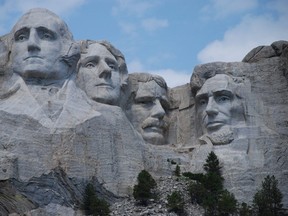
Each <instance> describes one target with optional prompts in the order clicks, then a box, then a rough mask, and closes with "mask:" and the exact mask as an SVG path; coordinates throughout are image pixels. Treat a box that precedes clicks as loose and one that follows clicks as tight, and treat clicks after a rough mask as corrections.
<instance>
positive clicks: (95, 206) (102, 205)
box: [83, 183, 110, 216]
mask: <svg viewBox="0 0 288 216" xmlns="http://www.w3.org/2000/svg"><path fill="white" fill-rule="evenodd" d="M83 209H84V210H85V214H86V215H93V216H108V215H109V214H110V209H109V204H108V203H107V202H106V201H105V200H103V199H99V198H98V197H97V196H96V193H95V189H94V186H93V185H92V184H91V183H88V184H87V186H86V188H85V194H84V202H83Z"/></svg>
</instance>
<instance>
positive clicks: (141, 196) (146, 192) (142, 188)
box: [133, 170, 157, 205]
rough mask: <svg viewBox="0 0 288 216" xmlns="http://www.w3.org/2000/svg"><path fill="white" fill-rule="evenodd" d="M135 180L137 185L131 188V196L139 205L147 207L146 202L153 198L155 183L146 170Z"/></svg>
mask: <svg viewBox="0 0 288 216" xmlns="http://www.w3.org/2000/svg"><path fill="white" fill-rule="evenodd" d="M137 180H138V184H137V185H135V186H134V188H133V196H134V198H135V199H136V200H137V201H139V202H140V204H142V205H147V201H148V200H149V199H151V198H154V197H155V196H154V194H153V193H152V190H153V189H154V188H156V186H157V184H156V181H155V180H154V179H153V177H152V176H151V175H150V173H149V172H147V171H146V170H142V171H141V172H140V173H139V175H138V177H137Z"/></svg>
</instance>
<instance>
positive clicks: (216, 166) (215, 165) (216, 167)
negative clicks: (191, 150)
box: [203, 151, 222, 176]
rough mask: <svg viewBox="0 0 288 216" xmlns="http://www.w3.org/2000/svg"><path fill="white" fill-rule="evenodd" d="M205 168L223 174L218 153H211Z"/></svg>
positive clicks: (208, 171) (207, 170) (210, 171)
mask: <svg viewBox="0 0 288 216" xmlns="http://www.w3.org/2000/svg"><path fill="white" fill-rule="evenodd" d="M203 168H204V170H205V171H206V172H207V173H215V174H217V175H219V176H221V171H220V170H221V168H222V167H221V166H220V163H219V160H218V158H217V155H216V154H215V153H214V152H213V151H211V152H210V153H209V155H208V157H207V159H206V163H205V164H204V166H203Z"/></svg>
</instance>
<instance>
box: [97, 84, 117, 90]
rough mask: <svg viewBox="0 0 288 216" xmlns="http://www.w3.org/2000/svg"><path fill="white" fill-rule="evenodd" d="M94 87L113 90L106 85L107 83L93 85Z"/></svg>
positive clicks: (110, 86)
mask: <svg viewBox="0 0 288 216" xmlns="http://www.w3.org/2000/svg"><path fill="white" fill-rule="evenodd" d="M95 86H96V87H103V88H111V89H112V88H113V87H112V85H110V84H108V83H99V84H96V85H95Z"/></svg>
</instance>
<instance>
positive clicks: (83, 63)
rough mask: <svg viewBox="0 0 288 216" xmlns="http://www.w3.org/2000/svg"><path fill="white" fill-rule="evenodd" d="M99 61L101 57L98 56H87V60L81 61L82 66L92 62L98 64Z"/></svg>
mask: <svg viewBox="0 0 288 216" xmlns="http://www.w3.org/2000/svg"><path fill="white" fill-rule="evenodd" d="M99 59H100V57H99V56H97V55H94V56H87V57H86V58H84V59H81V60H80V64H81V65H85V64H86V63H88V62H91V61H94V62H98V61H99Z"/></svg>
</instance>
